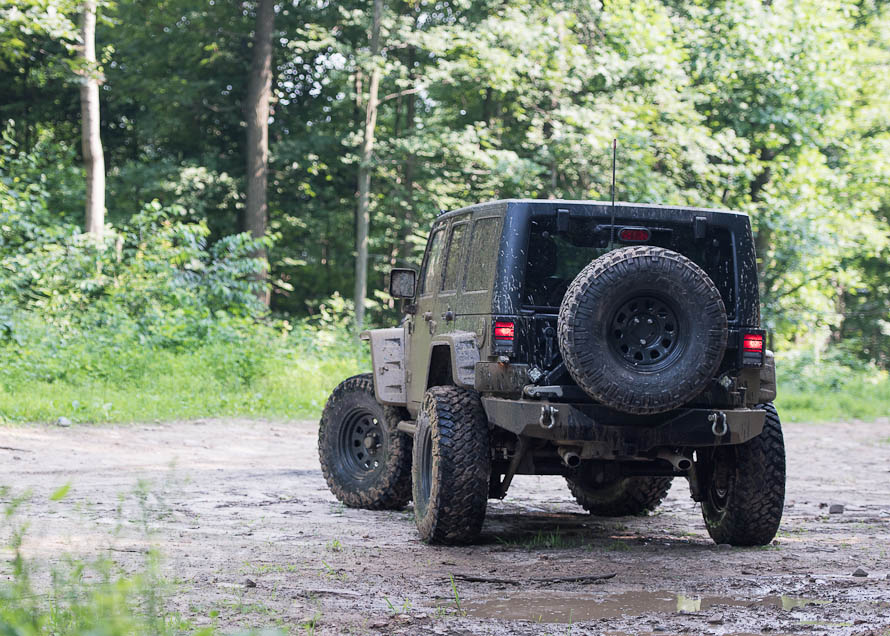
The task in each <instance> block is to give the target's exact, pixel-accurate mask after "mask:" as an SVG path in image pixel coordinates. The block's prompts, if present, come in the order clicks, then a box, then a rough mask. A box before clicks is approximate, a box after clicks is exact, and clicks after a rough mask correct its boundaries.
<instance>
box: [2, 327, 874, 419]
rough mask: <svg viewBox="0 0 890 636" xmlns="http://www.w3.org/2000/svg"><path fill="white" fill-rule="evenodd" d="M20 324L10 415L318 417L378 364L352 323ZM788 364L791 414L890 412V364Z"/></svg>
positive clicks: (791, 357)
mask: <svg viewBox="0 0 890 636" xmlns="http://www.w3.org/2000/svg"><path fill="white" fill-rule="evenodd" d="M11 324H12V327H8V328H6V330H5V331H4V328H5V327H6V325H7V323H2V324H0V423H2V422H53V421H55V420H56V419H57V418H59V417H60V416H64V417H67V418H69V419H71V420H73V421H75V422H134V421H151V420H156V419H158V420H171V419H190V418H201V417H225V416H247V417H270V418H316V417H318V416H319V414H320V413H321V410H322V408H323V407H324V403H325V400H327V397H328V395H329V394H330V391H331V389H333V387H334V386H336V385H337V384H338V383H339V382H340V381H342V380H343V379H345V378H347V377H349V376H351V375H355V374H356V373H361V372H363V371H367V370H369V369H370V368H371V365H370V359H369V353H368V347H367V345H366V344H365V343H361V342H358V341H357V340H356V339H355V338H354V337H353V336H351V335H349V334H347V333H346V332H345V331H344V330H342V329H340V330H331V329H328V330H319V329H315V328H312V327H308V326H305V325H301V326H297V327H296V328H293V329H290V330H281V329H279V330H278V331H276V330H274V329H273V328H271V327H268V326H264V325H253V326H248V327H244V326H241V327H238V328H237V329H230V328H228V327H226V326H225V325H222V326H220V325H216V324H211V325H210V326H209V327H208V328H207V330H206V331H207V334H206V336H203V337H199V338H193V339H192V340H191V341H188V340H187V341H188V342H191V343H192V344H189V345H188V346H180V347H179V348H171V347H158V346H152V345H150V344H146V343H145V342H143V338H144V336H140V335H139V333H138V332H136V331H133V330H128V329H127V328H121V327H118V328H114V327H112V326H108V327H106V328H104V329H100V330H97V331H95V332H93V331H82V332H77V331H74V330H71V329H68V330H63V329H59V328H55V327H52V326H50V325H48V324H45V323H43V322H42V321H40V320H39V319H38V318H36V317H34V316H33V315H30V316H29V315H22V314H19V315H17V316H16V317H15V320H14V321H12V323H11ZM194 342H199V343H200V344H198V345H195V344H194ZM777 369H778V374H779V383H778V385H779V395H778V398H777V400H776V405H777V407H778V408H779V411H780V414H781V416H782V419H783V420H784V421H786V422H791V421H798V422H818V421H835V420H845V419H864V420H868V419H874V418H877V417H886V416H888V415H890V376H888V373H887V372H886V371H881V370H879V369H876V368H874V367H873V366H869V365H867V364H863V363H861V362H856V361H855V360H851V359H850V358H849V357H846V358H845V357H843V356H841V355H834V356H832V355H826V356H825V357H824V358H823V359H821V360H818V361H817V360H814V359H813V358H812V356H807V355H803V354H785V355H782V356H780V357H779V360H778V361H777Z"/></svg>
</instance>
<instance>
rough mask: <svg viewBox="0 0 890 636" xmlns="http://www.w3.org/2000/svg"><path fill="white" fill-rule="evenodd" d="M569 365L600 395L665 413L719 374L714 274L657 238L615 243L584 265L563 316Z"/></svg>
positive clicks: (625, 406)
mask: <svg viewBox="0 0 890 636" xmlns="http://www.w3.org/2000/svg"><path fill="white" fill-rule="evenodd" d="M557 326H558V329H557V333H558V340H559V350H560V352H561V353H562V357H563V361H564V362H565V365H566V369H568V371H569V373H570V374H571V376H572V379H573V380H575V382H576V383H577V384H578V386H579V387H580V388H581V389H583V390H584V392H585V393H587V394H588V395H589V396H590V397H592V398H593V399H595V400H597V401H599V402H601V403H602V404H605V405H606V406H609V407H611V408H614V409H616V410H619V411H623V412H625V413H634V414H639V415H646V414H654V413H663V412H666V411H670V410H671V409H675V408H678V407H680V406H683V405H684V404H686V403H688V402H690V401H691V400H692V399H694V398H695V397H696V396H697V395H698V394H699V393H701V392H702V390H704V388H705V387H706V386H708V384H709V383H710V382H711V380H712V379H713V378H714V375H715V373H716V372H717V370H718V368H719V367H720V361H721V360H722V359H723V352H724V350H725V348H726V339H727V333H728V332H727V318H726V309H725V307H724V305H723V299H722V297H721V296H720V292H719V291H718V289H717V287H716V286H715V285H714V282H713V281H712V280H711V279H710V278H709V277H708V275H707V274H706V273H705V272H704V271H703V270H702V269H701V268H700V267H699V266H698V265H696V264H695V263H693V262H692V261H691V260H689V259H688V258H686V257H685V256H683V255H682V254H678V253H677V252H673V251H671V250H667V249H664V248H661V247H654V246H651V245H644V246H637V247H624V248H620V249H616V250H613V251H611V252H609V253H607V254H604V255H603V256H600V257H599V258H597V259H596V260H594V261H593V262H592V263H590V265H588V266H587V267H585V268H584V269H583V270H582V271H581V272H580V273H579V274H578V276H576V277H575V280H573V281H572V284H571V286H570V287H569V290H568V291H567V292H566V295H565V297H564V298H563V301H562V305H561V306H560V308H559V319H558V323H557Z"/></svg>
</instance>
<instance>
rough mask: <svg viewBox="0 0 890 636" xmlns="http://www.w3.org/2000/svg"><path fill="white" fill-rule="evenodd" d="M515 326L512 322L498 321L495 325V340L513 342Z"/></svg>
mask: <svg viewBox="0 0 890 636" xmlns="http://www.w3.org/2000/svg"><path fill="white" fill-rule="evenodd" d="M513 332H514V326H513V323H512V322H507V321H505V320H498V321H497V322H495V323H494V339H495V340H513Z"/></svg>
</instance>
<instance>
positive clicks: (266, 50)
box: [244, 0, 275, 305]
mask: <svg viewBox="0 0 890 636" xmlns="http://www.w3.org/2000/svg"><path fill="white" fill-rule="evenodd" d="M274 28H275V2H274V0H259V3H258V4H257V15H256V29H255V32H254V41H253V61H252V63H251V70H250V78H249V80H248V83H247V102H246V104H245V106H244V109H245V113H244V114H245V117H246V119H247V205H246V206H245V211H244V230H245V231H247V232H250V234H251V235H252V236H253V237H254V238H262V237H263V236H265V234H266V225H267V223H268V217H269V207H268V203H267V201H266V186H267V182H268V172H269V103H270V101H271V99H272V34H273V31H274ZM258 256H259V257H261V258H265V257H266V250H264V249H261V250H260V252H259V253H258ZM267 277H268V272H266V271H264V272H263V273H262V275H261V278H262V281H263V282H264V283H265V281H266V278H267ZM259 296H260V299H261V300H262V301H263V302H264V303H265V304H266V305H268V304H269V291H268V288H267V286H266V285H263V289H262V291H261V292H260V294H259Z"/></svg>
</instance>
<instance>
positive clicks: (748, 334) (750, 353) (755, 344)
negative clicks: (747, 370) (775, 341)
mask: <svg viewBox="0 0 890 636" xmlns="http://www.w3.org/2000/svg"><path fill="white" fill-rule="evenodd" d="M765 339H766V334H765V333H764V332H763V331H743V332H742V342H741V347H739V349H740V353H741V357H742V366H743V367H760V366H763V354H764V352H765V349H766V347H765V343H764V340H765Z"/></svg>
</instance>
